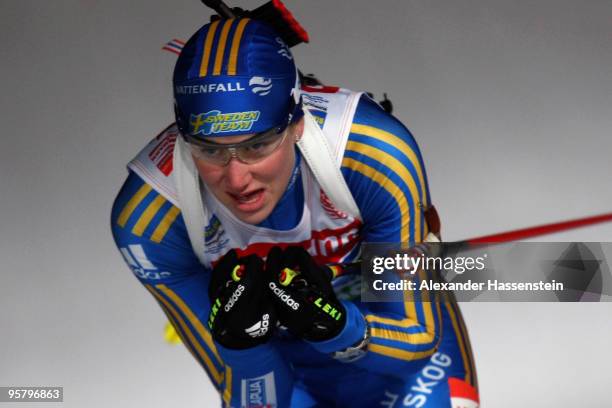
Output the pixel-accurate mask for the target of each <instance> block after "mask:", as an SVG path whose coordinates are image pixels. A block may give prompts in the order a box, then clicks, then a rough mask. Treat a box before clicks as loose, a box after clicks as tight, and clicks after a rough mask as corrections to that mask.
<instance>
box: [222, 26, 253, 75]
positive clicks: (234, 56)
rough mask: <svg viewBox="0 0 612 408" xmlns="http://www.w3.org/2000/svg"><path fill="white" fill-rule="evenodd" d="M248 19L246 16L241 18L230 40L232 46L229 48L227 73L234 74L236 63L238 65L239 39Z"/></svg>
mask: <svg viewBox="0 0 612 408" xmlns="http://www.w3.org/2000/svg"><path fill="white" fill-rule="evenodd" d="M249 21H250V20H249V19H248V18H245V19H242V20H240V22H239V23H238V27H236V32H235V33H234V39H233V40H232V48H231V49H230V55H229V63H228V68H227V75H236V65H238V50H239V49H240V40H241V39H242V33H243V32H244V27H246V25H247V23H248V22H249Z"/></svg>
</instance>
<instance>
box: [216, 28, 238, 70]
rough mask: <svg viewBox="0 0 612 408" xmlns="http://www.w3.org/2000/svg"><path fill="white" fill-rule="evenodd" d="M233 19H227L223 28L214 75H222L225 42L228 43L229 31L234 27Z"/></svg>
mask: <svg viewBox="0 0 612 408" xmlns="http://www.w3.org/2000/svg"><path fill="white" fill-rule="evenodd" d="M233 22H234V20H233V19H230V20H227V21H225V23H223V28H222V29H221V37H220V38H219V44H217V55H216V56H215V67H214V68H213V75H221V66H222V65H223V56H224V53H225V43H227V33H229V30H230V28H231V27H232V23H233Z"/></svg>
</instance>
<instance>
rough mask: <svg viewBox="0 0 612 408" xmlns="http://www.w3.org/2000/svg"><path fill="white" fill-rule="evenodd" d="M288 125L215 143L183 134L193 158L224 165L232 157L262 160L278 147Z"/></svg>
mask: <svg viewBox="0 0 612 408" xmlns="http://www.w3.org/2000/svg"><path fill="white" fill-rule="evenodd" d="M288 129H289V127H288V126H283V127H282V128H280V127H275V128H273V129H270V130H267V131H265V132H261V133H257V134H255V136H253V137H251V138H250V139H247V140H245V141H243V142H239V143H227V144H224V143H215V142H209V141H203V140H201V139H196V138H195V137H193V136H190V135H184V138H185V141H186V142H187V144H188V145H189V148H190V149H191V153H192V154H193V155H194V157H195V158H197V159H199V160H202V161H205V162H207V163H210V164H214V165H217V166H226V165H227V164H228V163H229V162H230V160H231V159H232V158H236V159H238V160H239V161H241V162H242V163H245V164H253V163H257V162H258V161H260V160H263V159H264V158H266V157H267V156H269V155H271V154H272V153H274V152H275V151H276V149H278V148H279V146H280V145H281V144H283V141H284V140H285V138H286V137H287V133H289V132H288Z"/></svg>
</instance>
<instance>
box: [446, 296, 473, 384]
mask: <svg viewBox="0 0 612 408" xmlns="http://www.w3.org/2000/svg"><path fill="white" fill-rule="evenodd" d="M450 302H451V300H450V299H446V300H445V302H444V305H445V306H446V310H447V311H448V315H449V316H450V319H451V323H452V325H453V330H454V331H455V336H456V337H457V341H458V342H459V350H461V359H462V360H463V368H464V369H465V378H464V380H465V381H466V382H467V383H468V384H471V381H470V379H471V373H472V370H471V367H470V363H469V361H468V357H467V352H466V347H465V342H464V341H463V336H462V335H461V331H460V329H459V324H458V322H457V315H456V314H455V311H454V310H453V308H452V306H451V304H450Z"/></svg>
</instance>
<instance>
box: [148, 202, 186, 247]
mask: <svg viewBox="0 0 612 408" xmlns="http://www.w3.org/2000/svg"><path fill="white" fill-rule="evenodd" d="M180 213H181V210H179V209H178V208H177V207H175V206H172V207H170V209H169V210H168V212H167V213H166V215H164V218H162V220H161V221H160V222H159V225H158V226H157V227H156V228H155V231H153V235H151V241H153V242H156V243H158V244H159V243H160V242H162V240H163V239H164V237H165V236H166V233H167V232H168V230H169V229H170V227H171V226H172V223H173V222H174V220H176V217H178V215H179V214H180Z"/></svg>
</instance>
